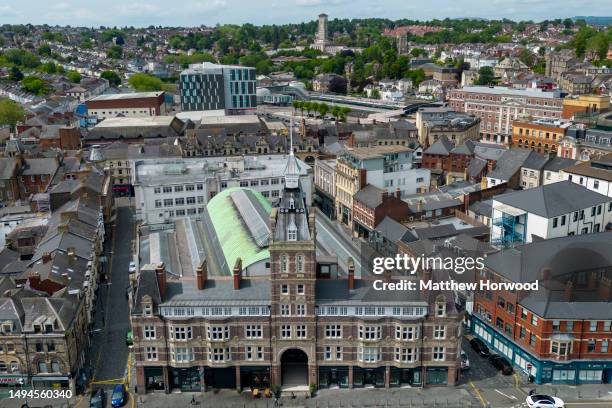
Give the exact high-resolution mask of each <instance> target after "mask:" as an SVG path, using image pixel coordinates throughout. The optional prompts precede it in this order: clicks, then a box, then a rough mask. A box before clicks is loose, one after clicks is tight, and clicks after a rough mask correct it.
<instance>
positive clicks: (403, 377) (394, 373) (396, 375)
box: [389, 367, 421, 387]
mask: <svg viewBox="0 0 612 408" xmlns="http://www.w3.org/2000/svg"><path fill="white" fill-rule="evenodd" d="M405 385H411V386H414V385H421V367H415V368H398V367H391V372H390V374H389V386H390V387H401V386H405Z"/></svg>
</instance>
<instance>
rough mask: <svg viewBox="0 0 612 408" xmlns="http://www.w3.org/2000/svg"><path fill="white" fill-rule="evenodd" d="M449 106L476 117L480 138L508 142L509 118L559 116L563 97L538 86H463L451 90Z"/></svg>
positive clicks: (557, 117)
mask: <svg viewBox="0 0 612 408" xmlns="http://www.w3.org/2000/svg"><path fill="white" fill-rule="evenodd" d="M449 106H450V107H451V109H453V110H455V111H458V112H465V113H467V114H470V115H474V116H476V117H479V118H480V119H481V122H480V134H481V136H482V137H483V139H485V140H487V141H493V142H497V143H503V144H511V143H512V134H513V130H512V124H513V121H515V120H517V119H519V118H520V117H522V116H528V117H530V118H531V119H546V120H550V119H560V118H561V113H562V110H563V98H562V97H561V93H560V92H546V91H542V90H541V89H513V88H504V87H497V86H496V87H487V86H466V87H464V88H462V89H454V90H452V91H451V93H450V100H449Z"/></svg>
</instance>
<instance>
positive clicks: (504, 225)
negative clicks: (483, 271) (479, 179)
mask: <svg viewBox="0 0 612 408" xmlns="http://www.w3.org/2000/svg"><path fill="white" fill-rule="evenodd" d="M491 218H492V224H491V243H492V244H495V245H504V244H512V243H523V242H527V243H528V242H532V241H534V237H538V238H542V239H550V238H558V237H564V236H568V235H580V234H589V233H592V232H600V231H604V230H605V228H606V225H608V223H610V222H612V198H610V197H606V196H604V195H602V194H599V193H596V192H594V191H590V190H588V189H586V188H585V187H581V186H579V185H577V184H575V183H571V182H569V181H561V182H558V183H553V184H547V185H544V186H541V187H537V188H531V189H528V190H522V191H516V192H513V193H509V194H503V195H500V196H496V197H494V198H493V204H492V216H491Z"/></svg>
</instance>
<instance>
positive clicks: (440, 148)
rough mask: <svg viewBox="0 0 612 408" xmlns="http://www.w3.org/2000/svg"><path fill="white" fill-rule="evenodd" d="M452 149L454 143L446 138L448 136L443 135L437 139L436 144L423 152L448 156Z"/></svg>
mask: <svg viewBox="0 0 612 408" xmlns="http://www.w3.org/2000/svg"><path fill="white" fill-rule="evenodd" d="M451 150H453V144H452V143H451V142H450V141H449V140H448V139H447V138H446V136H442V137H440V138H439V139H438V140H436V141H435V143H434V144H432V145H431V146H429V147H428V148H427V149H426V150H425V151H424V152H423V154H435V155H439V156H448V155H449V154H450V151H451Z"/></svg>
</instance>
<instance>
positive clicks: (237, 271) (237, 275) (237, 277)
mask: <svg viewBox="0 0 612 408" xmlns="http://www.w3.org/2000/svg"><path fill="white" fill-rule="evenodd" d="M233 277H234V290H240V281H241V280H242V259H240V258H238V259H236V264H235V265H234V273H233Z"/></svg>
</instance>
